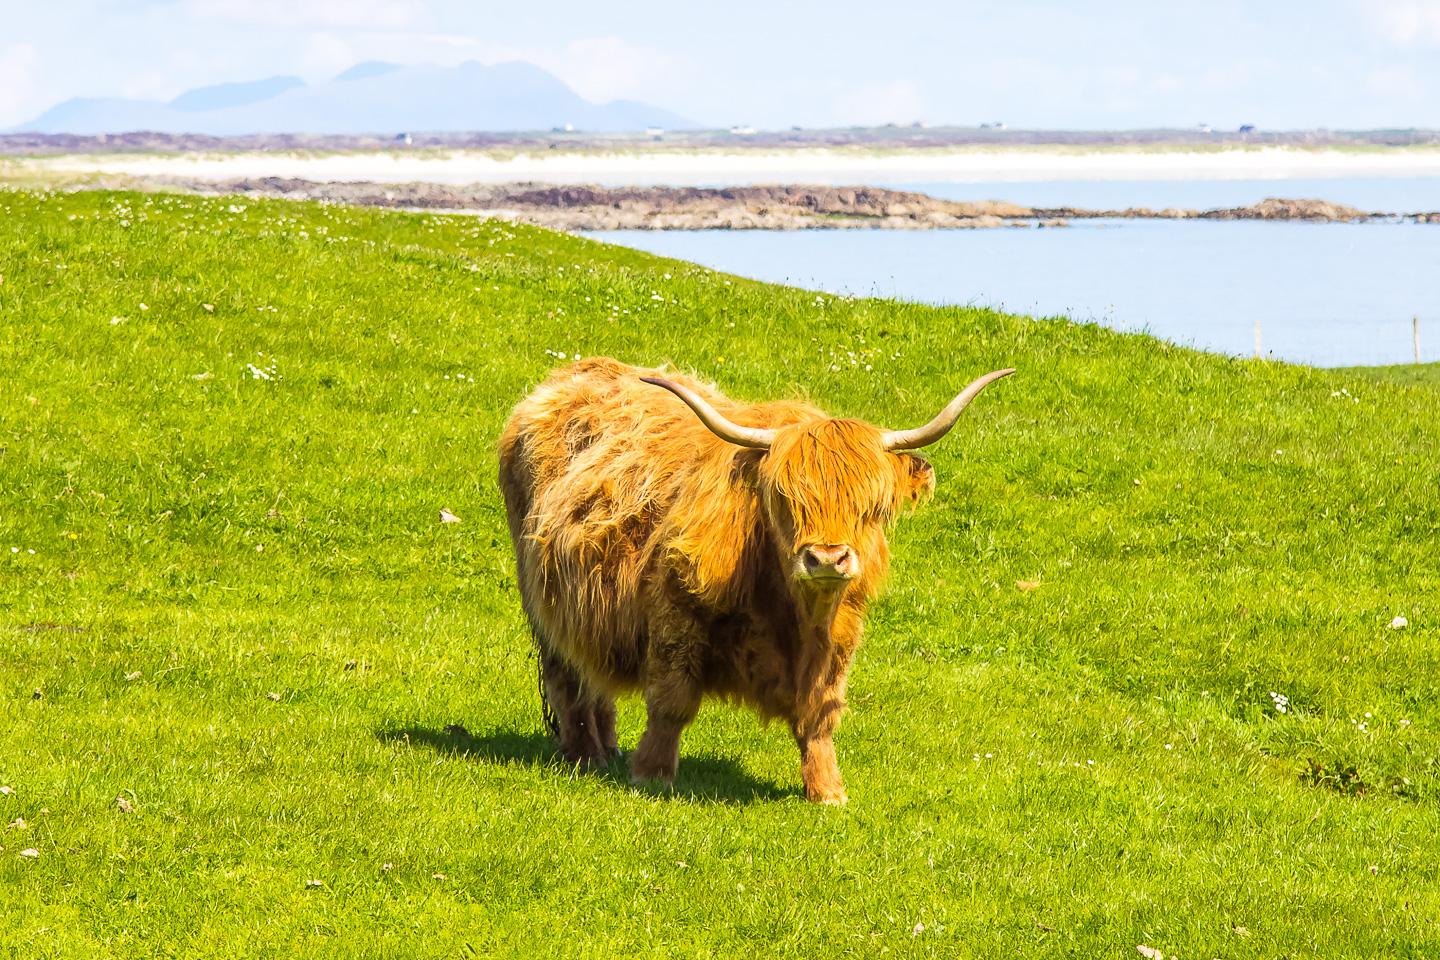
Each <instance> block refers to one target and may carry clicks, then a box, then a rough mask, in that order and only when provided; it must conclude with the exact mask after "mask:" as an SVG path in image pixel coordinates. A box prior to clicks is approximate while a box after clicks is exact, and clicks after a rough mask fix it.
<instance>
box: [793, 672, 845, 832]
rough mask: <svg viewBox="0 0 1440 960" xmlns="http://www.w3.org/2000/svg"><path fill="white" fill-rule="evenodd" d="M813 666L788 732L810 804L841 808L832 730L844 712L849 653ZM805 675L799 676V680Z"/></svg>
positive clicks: (842, 799)
mask: <svg viewBox="0 0 1440 960" xmlns="http://www.w3.org/2000/svg"><path fill="white" fill-rule="evenodd" d="M828 653H829V655H828V656H827V657H826V658H825V659H824V660H822V661H821V662H819V663H817V664H816V667H817V669H816V670H814V671H813V673H811V676H813V678H814V679H813V681H812V682H811V683H809V684H807V685H806V686H807V687H808V689H807V690H806V691H805V693H804V694H803V695H802V696H801V697H800V698H799V699H798V701H797V703H796V709H795V719H794V721H793V722H792V724H791V730H792V732H793V733H794V734H795V743H796V744H797V745H799V747H800V778H801V779H802V780H803V781H804V782H805V796H806V797H807V798H808V799H809V800H810V801H811V802H812V803H830V804H837V805H838V804H842V803H844V802H845V801H846V796H845V781H844V779H843V778H842V777H841V776H840V764H839V763H837V762H836V760H835V728H836V727H838V726H839V725H840V716H841V714H843V713H844V712H845V674H846V670H847V668H848V667H849V662H850V655H849V652H848V651H846V650H843V649H840V648H834V649H832V650H830V651H828ZM804 675H805V674H803V673H802V677H803V676H804Z"/></svg>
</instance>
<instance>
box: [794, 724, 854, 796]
mask: <svg viewBox="0 0 1440 960" xmlns="http://www.w3.org/2000/svg"><path fill="white" fill-rule="evenodd" d="M795 739H796V742H797V743H799V744H800V778H801V779H802V780H804V781H805V797H806V799H808V800H809V801H810V802H811V803H829V804H835V805H837V806H838V805H839V804H842V803H844V802H845V801H846V799H847V797H846V796H845V781H844V779H843V778H842V777H841V776H840V764H839V763H837V762H836V760H835V740H834V739H833V737H832V736H831V735H830V734H826V735H825V736H823V737H811V738H809V739H804V738H801V737H800V736H799V735H797V736H796V738H795Z"/></svg>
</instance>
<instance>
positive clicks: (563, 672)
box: [540, 647, 620, 766]
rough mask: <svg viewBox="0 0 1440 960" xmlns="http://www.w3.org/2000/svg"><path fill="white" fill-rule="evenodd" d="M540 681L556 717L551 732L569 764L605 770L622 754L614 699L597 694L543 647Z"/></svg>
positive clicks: (546, 700)
mask: <svg viewBox="0 0 1440 960" xmlns="http://www.w3.org/2000/svg"><path fill="white" fill-rule="evenodd" d="M540 677H541V681H542V684H543V686H544V690H545V703H546V705H547V706H548V707H549V709H550V713H551V716H552V717H553V726H552V729H553V730H554V732H555V734H556V735H557V736H558V737H559V738H560V753H561V755H563V756H564V757H565V760H566V761H567V762H568V763H578V764H581V765H583V766H603V765H604V764H605V763H607V762H609V760H610V758H611V757H613V756H615V755H616V754H618V753H619V752H620V751H619V748H618V745H617V743H616V740H615V701H614V700H613V699H611V698H610V697H608V696H606V695H604V694H602V693H599V692H597V691H596V690H594V689H593V688H592V687H591V686H590V685H589V684H587V683H586V682H585V681H584V680H583V679H582V678H581V677H580V675H579V674H578V673H576V672H575V669H574V668H573V667H571V666H570V665H569V664H568V663H566V662H565V661H564V660H562V659H561V658H560V657H558V656H556V655H555V654H553V653H551V652H550V651H548V650H545V649H543V647H542V649H541V651H540Z"/></svg>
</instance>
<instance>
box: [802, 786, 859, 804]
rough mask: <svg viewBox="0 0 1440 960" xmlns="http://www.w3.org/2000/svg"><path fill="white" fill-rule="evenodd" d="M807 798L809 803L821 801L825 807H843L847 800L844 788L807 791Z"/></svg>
mask: <svg viewBox="0 0 1440 960" xmlns="http://www.w3.org/2000/svg"><path fill="white" fill-rule="evenodd" d="M807 799H808V800H809V801H810V802H811V803H822V804H824V805H825V806H827V807H843V806H845V804H846V802H848V801H849V799H850V798H849V797H847V796H846V795H845V791H844V790H827V791H825V792H823V793H822V792H820V791H815V792H812V793H809V794H808V796H807Z"/></svg>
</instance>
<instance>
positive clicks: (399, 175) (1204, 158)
mask: <svg viewBox="0 0 1440 960" xmlns="http://www.w3.org/2000/svg"><path fill="white" fill-rule="evenodd" d="M10 165H12V166H14V167H16V168H18V169H20V170H23V171H26V172H30V173H34V174H39V175H45V174H51V175H56V174H58V175H61V176H65V177H77V176H97V175H105V174H111V175H126V176H134V177H180V178H186V179H197V180H235V179H245V178H260V177H284V178H294V179H303V180H311V181H326V182H336V183H344V182H361V181H365V182H372V183H409V182H426V183H434V184H445V185H457V184H499V183H515V182H535V183H552V184H601V185H604V186H639V185H651V184H659V183H664V184H668V185H672V186H705V185H720V184H724V185H726V186H746V185H758V184H773V183H807V184H817V185H824V186H838V185H843V184H855V183H864V182H882V181H883V182H888V183H922V182H927V181H929V182H934V181H942V180H943V181H947V182H952V183H985V182H990V183H993V182H1014V183H1025V182H1036V181H1048V180H1081V181H1103V180H1284V179H1290V178H1298V177H1305V178H1316V179H1324V178H1331V177H1334V178H1343V177H1431V176H1433V177H1440V150H1437V149H1433V148H1427V147H1388V148H1387V147H1365V148H1353V149H1345V148H1333V147H1325V148H1297V147H1254V148H1241V149H1234V148H1227V149H1218V150H1210V151H1204V150H1191V149H1151V150H1137V149H1133V148H1072V147H1051V146H1045V147H1041V146H1036V147H1030V148H1026V149H1017V148H1015V147H1008V146H1007V147H1004V148H991V147H966V148H917V149H911V150H884V149H870V150H866V149H851V148H809V147H803V148H795V149H779V150H777V149H763V148H756V149H754V150H745V151H739V150H721V151H716V150H706V149H683V150H677V149H663V148H662V149H648V150H647V149H634V150H624V151H604V150H586V151H575V150H553V151H545V150H515V149H513V148H509V149H503V150H500V149H495V150H428V149H427V150H425V151H423V152H422V151H417V152H404V151H375V150H370V151H361V152H350V153H309V152H303V151H279V152H248V153H225V154H213V153H186V154H137V153H109V154H103V153H96V154H61V155H51V156H29V157H24V158H11V161H10Z"/></svg>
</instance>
